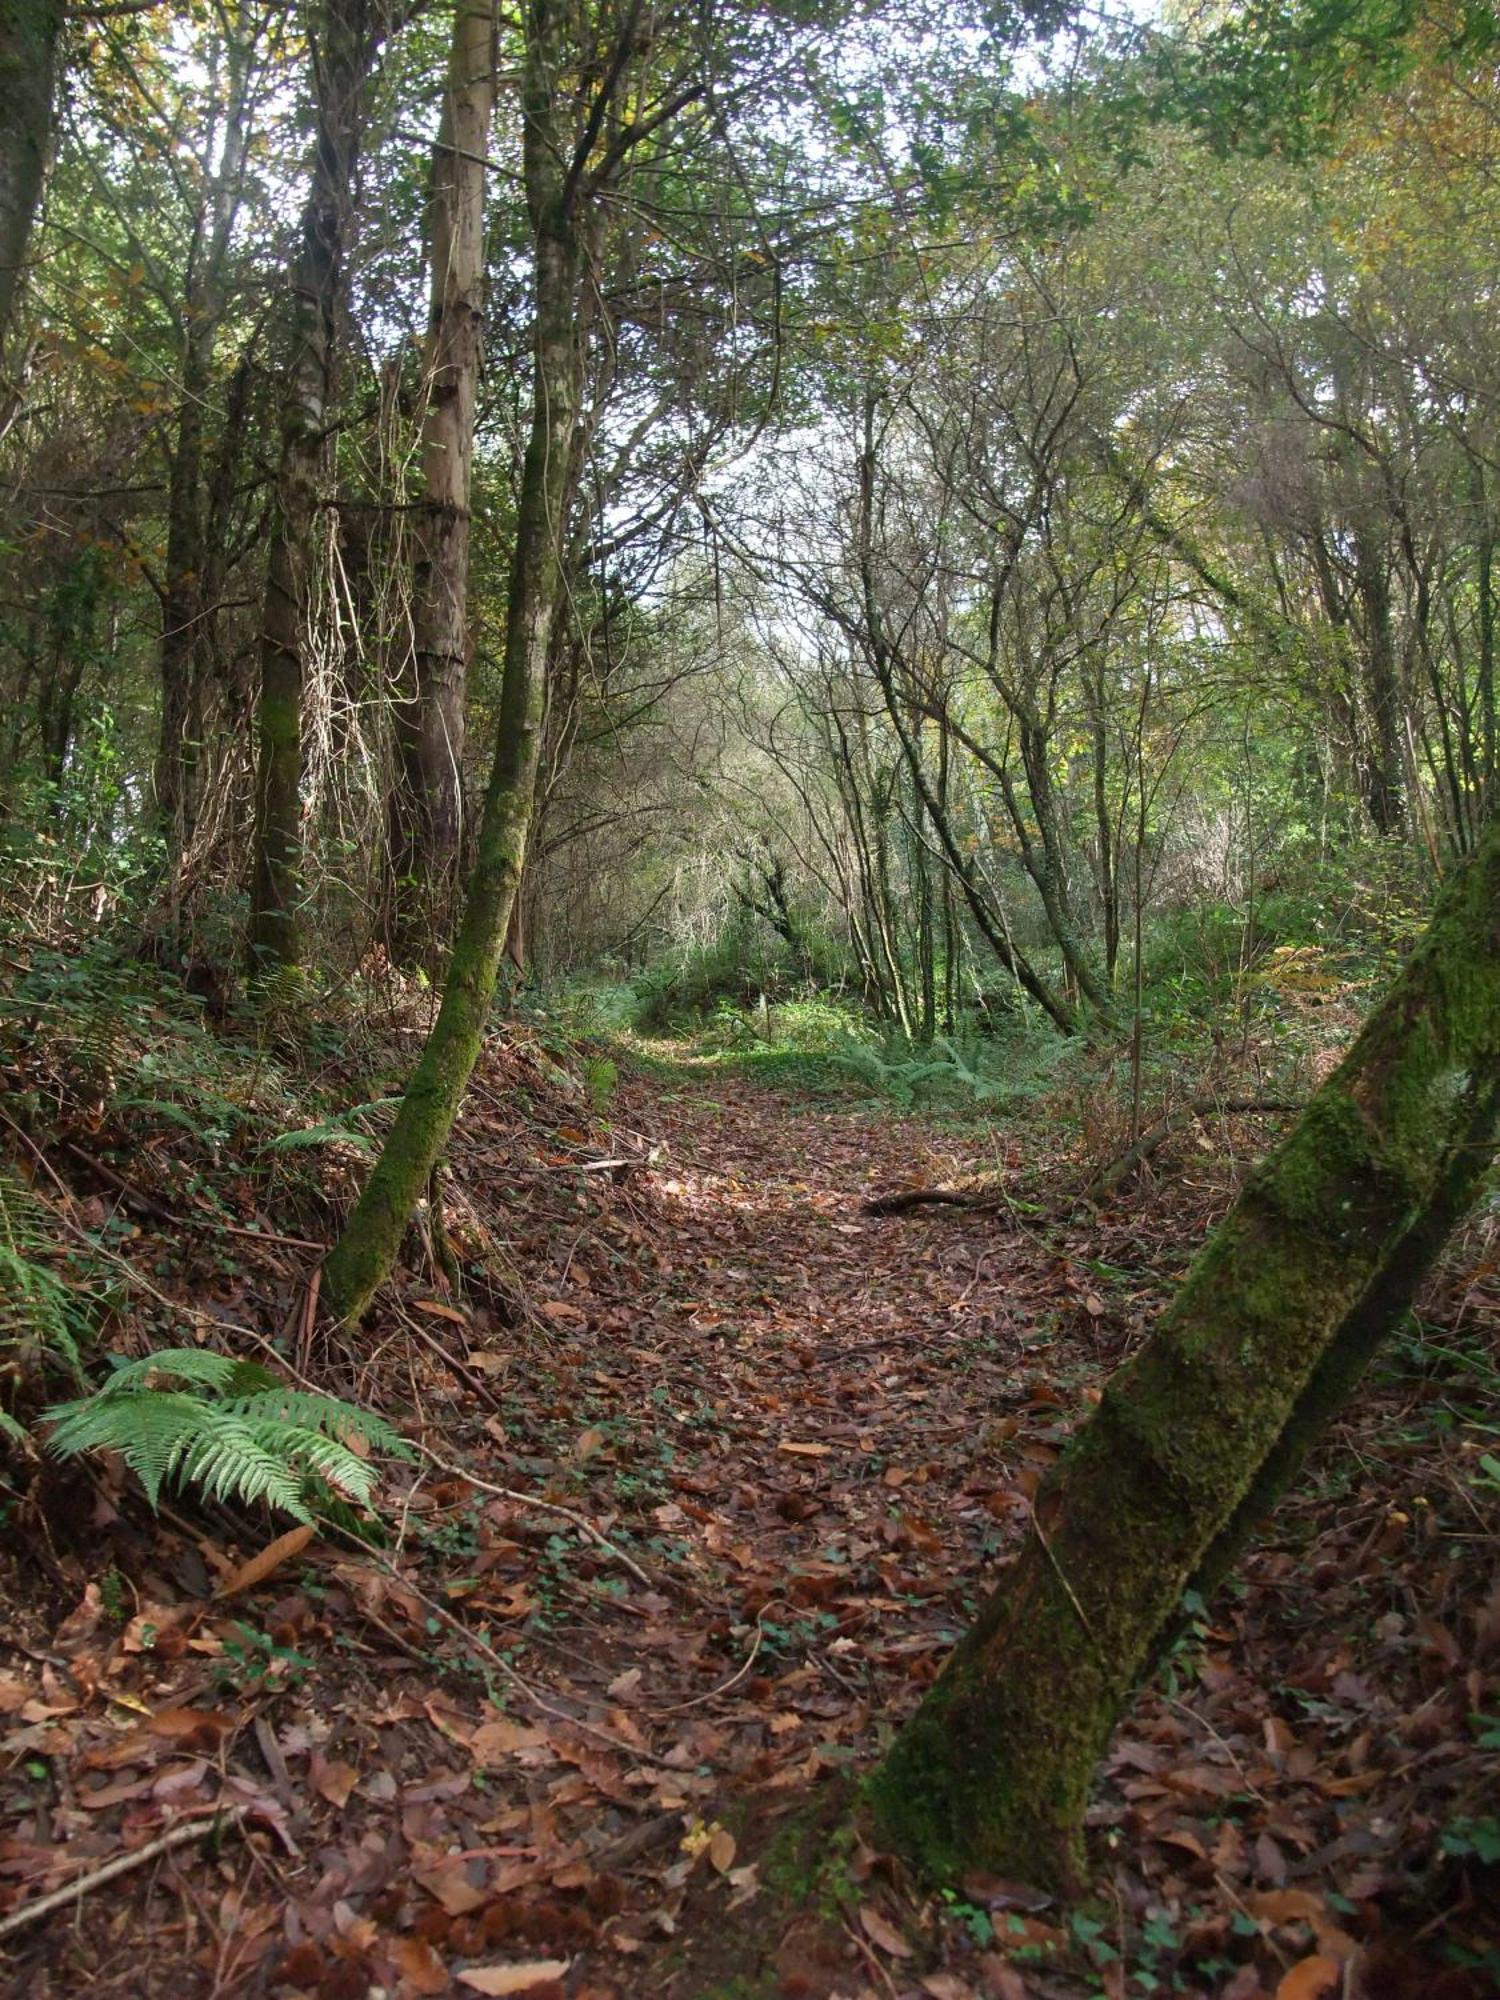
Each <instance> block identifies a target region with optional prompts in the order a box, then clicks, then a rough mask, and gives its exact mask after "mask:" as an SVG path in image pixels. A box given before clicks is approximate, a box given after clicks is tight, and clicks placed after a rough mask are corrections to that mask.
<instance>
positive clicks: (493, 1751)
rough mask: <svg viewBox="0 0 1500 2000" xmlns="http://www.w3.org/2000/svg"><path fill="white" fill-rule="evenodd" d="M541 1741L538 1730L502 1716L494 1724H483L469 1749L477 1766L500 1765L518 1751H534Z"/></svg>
mask: <svg viewBox="0 0 1500 2000" xmlns="http://www.w3.org/2000/svg"><path fill="white" fill-rule="evenodd" d="M541 1740H542V1739H541V1737H540V1736H539V1735H538V1733H537V1731H536V1730H534V1729H527V1728H526V1727H525V1726H524V1725H523V1724H522V1723H519V1722H512V1721H510V1719H509V1718H508V1717H506V1716H500V1717H498V1718H497V1719H496V1720H495V1721H494V1722H481V1723H480V1725H479V1727H478V1728H477V1729H476V1730H475V1731H474V1734H473V1735H472V1736H471V1737H470V1738H469V1744H468V1748H469V1754H470V1755H471V1756H472V1757H473V1759H474V1762H475V1763H476V1764H499V1763H502V1762H503V1761H504V1759H505V1758H507V1757H514V1755H515V1754H516V1752H517V1751H518V1750H531V1749H534V1748H535V1747H536V1745H537V1744H538V1743H540V1742H541Z"/></svg>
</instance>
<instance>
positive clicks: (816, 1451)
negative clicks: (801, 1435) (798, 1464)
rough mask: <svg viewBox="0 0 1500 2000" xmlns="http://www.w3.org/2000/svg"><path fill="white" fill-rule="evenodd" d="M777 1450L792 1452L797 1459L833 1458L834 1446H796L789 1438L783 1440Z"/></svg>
mask: <svg viewBox="0 0 1500 2000" xmlns="http://www.w3.org/2000/svg"><path fill="white" fill-rule="evenodd" d="M776 1449H777V1450H778V1451H786V1452H791V1453H792V1454H793V1456H794V1457H797V1458H831V1457H832V1456H833V1446H832V1445H831V1444H796V1443H793V1442H792V1441H791V1440H790V1439H787V1438H783V1439H782V1441H781V1443H780V1444H779V1445H777V1447H776Z"/></svg>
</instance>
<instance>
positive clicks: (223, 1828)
mask: <svg viewBox="0 0 1500 2000" xmlns="http://www.w3.org/2000/svg"><path fill="white" fill-rule="evenodd" d="M243 1823H244V1814H243V1812H235V1811H231V1812H228V1813H217V1812H216V1813H215V1814H214V1815H213V1817H212V1818H211V1819H210V1818H203V1819H198V1820H194V1821H192V1822H190V1823H188V1824H184V1825H181V1826H174V1827H172V1828H170V1829H169V1831H168V1832H166V1833H164V1834H162V1835H160V1837H159V1838H158V1839H156V1840H148V1841H147V1842H146V1845H145V1846H144V1847H137V1848H134V1849H132V1851H131V1852H130V1853H129V1854H117V1855H116V1856H115V1858H114V1860H113V1861H106V1862H105V1863H104V1864H103V1866H102V1867H99V1868H94V1869H91V1870H90V1872H89V1873H88V1874H87V1875H78V1876H75V1877H74V1879H73V1880H72V1881H71V1882H67V1883H64V1885H63V1887H62V1888H61V1889H53V1890H52V1891H51V1892H50V1893H49V1894H47V1895H45V1896H38V1897H37V1899H36V1901H35V1902H34V1903H24V1904H22V1906H21V1908H20V1909H19V1910H12V1911H11V1913H10V1915H9V1916H8V1917H6V1918H4V1919H3V1921H0V1938H7V1937H11V1936H13V1935H14V1933H15V1932H16V1931H20V1930H24V1929H25V1928H26V1926H27V1925H28V1924H33V1923H37V1922H39V1921H40V1919H41V1918H43V1917H50V1916H51V1915H52V1913H53V1911H54V1910H64V1909H66V1908H67V1907H68V1905H69V1904H70V1903H72V1902H75V1901H80V1900H81V1899H82V1898H83V1897H84V1896H87V1895H89V1894H90V1893H91V1892H92V1891H93V1890H95V1889H101V1888H103V1886H104V1884H105V1883H106V1882H113V1881H114V1880H115V1878H116V1877H117V1876H120V1875H128V1874H129V1873H130V1872H131V1870H132V1869H134V1868H144V1867H145V1866H146V1864H147V1862H148V1861H159V1860H160V1859H161V1857H162V1856H163V1855H164V1854H171V1853H173V1852H174V1851H175V1850H176V1849H177V1848H179V1847H191V1846H193V1845H194V1844H195V1843H196V1842H198V1841H200V1840H206V1839H207V1838H208V1836H209V1835H210V1834H211V1833H215V1832H226V1833H227V1832H231V1831H233V1832H238V1831H239V1830H240V1828H241V1827H242V1825H243Z"/></svg>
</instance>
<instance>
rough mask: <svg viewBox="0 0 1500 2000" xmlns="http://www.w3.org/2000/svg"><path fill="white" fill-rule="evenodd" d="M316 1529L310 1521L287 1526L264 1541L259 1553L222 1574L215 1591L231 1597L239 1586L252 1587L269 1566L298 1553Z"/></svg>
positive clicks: (268, 1571)
mask: <svg viewBox="0 0 1500 2000" xmlns="http://www.w3.org/2000/svg"><path fill="white" fill-rule="evenodd" d="M315 1532H316V1530H315V1529H314V1528H313V1526H312V1524H311V1523H310V1522H304V1523H303V1524H302V1526H300V1527H297V1528H288V1529H287V1531H286V1533H285V1534H284V1535H278V1536H277V1537H276V1539H275V1541H274V1542H267V1544H266V1546H265V1547H264V1548H263V1549H262V1550H261V1552H260V1554H259V1555H256V1556H251V1558H250V1559H249V1561H248V1562H242V1563H241V1564H240V1566H239V1568H238V1569H232V1570H230V1572H229V1574H228V1575H227V1576H224V1577H221V1578H220V1579H219V1587H218V1589H217V1590H216V1591H215V1593H214V1595H215V1596H216V1597H234V1596H235V1595H236V1594H237V1593H238V1592H240V1591H242V1590H253V1589H254V1588H255V1586H256V1584H258V1583H264V1582H265V1580H266V1578H267V1577H268V1576H269V1575H270V1574H271V1572H272V1570H275V1569H279V1568H280V1567H281V1565H282V1564H283V1563H284V1562H286V1561H288V1560H289V1558H290V1557H292V1556H299V1555H301V1553H302V1551H303V1550H304V1549H305V1548H306V1547H307V1545H308V1543H309V1542H310V1541H311V1540H312V1538H313V1535H314V1533H315Z"/></svg>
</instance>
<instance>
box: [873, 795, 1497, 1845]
mask: <svg viewBox="0 0 1500 2000" xmlns="http://www.w3.org/2000/svg"><path fill="white" fill-rule="evenodd" d="M1497 1111H1500V822H1494V823H1492V824H1491V826H1490V828H1489V829H1488V831H1487V833H1486V835H1485V838H1484V840H1483V842H1482V844H1481V846H1480V848H1479V849H1478V851H1477V852H1476V853H1475V855H1474V856H1473V857H1471V859H1469V860H1468V861H1467V862H1465V863H1464V864H1463V865H1462V866H1461V868H1460V869H1459V871H1458V872H1457V873H1456V874H1455V875H1454V876H1453V878H1452V879H1451V881H1450V882H1449V883H1448V885H1447V886H1446V888H1445V889H1444V891H1443V894H1442V896H1441V898H1440V900H1439V903H1438V906H1437V909H1436V911H1435V914H1434V916H1433V920H1432V923H1431V925H1430V926H1429V929H1428V931H1427V934H1426V936H1425V938H1424V939H1423V941H1422V943H1421V945H1420V946H1419V947H1418V949H1417V951H1416V952H1415V953H1414V955H1413V957H1412V959H1411V961H1410V963H1409V964H1408V966H1407V967H1406V969H1405V971H1404V972H1403V973H1402V974H1401V976H1400V978H1399V979H1398V980H1397V981H1396V983H1395V985H1394V986H1393V987H1392V988H1391V990H1390V992H1389V993H1388V994H1387V996H1386V997H1385V999H1384V1000H1383V1001H1382V1002H1381V1003H1380V1005H1379V1006H1378V1007H1377V1008H1376V1010H1375V1012H1374V1013H1373V1014H1372V1015H1371V1017H1370V1019H1369V1021H1368V1022H1367V1024H1366V1026H1365V1028H1364V1030H1363V1032H1362V1033H1361V1035H1360V1036H1359V1039H1358V1040H1357V1041H1356V1042H1355V1044H1354V1046H1353V1048H1352V1049H1351V1050H1350V1052H1349V1054H1348V1055H1347V1057H1346V1058H1345V1060H1344V1061H1343V1063H1342V1064H1341V1065H1340V1067H1339V1068H1338V1069H1337V1070H1336V1071H1335V1072H1334V1074H1333V1076H1332V1077H1330V1078H1329V1080H1328V1082H1327V1083H1326V1084H1325V1085H1324V1087H1323V1088H1322V1089H1321V1090H1320V1091H1319V1092H1318V1094H1317V1096H1316V1097H1315V1098H1314V1099H1313V1102H1312V1104H1311V1105H1310V1106H1309V1108H1308V1110H1307V1112H1306V1114H1305V1115H1304V1116H1303V1118H1302V1119H1301V1121H1300V1122H1299V1124H1298V1125H1297V1126H1296V1128H1295V1129H1294V1130H1293V1132H1292V1133H1291V1134H1290V1135H1289V1136H1288V1138H1287V1139H1286V1141H1285V1142H1284V1143H1283V1144H1282V1146H1281V1147H1280V1148H1279V1149H1278V1151H1277V1152H1276V1153H1275V1154H1273V1155H1272V1157H1271V1158H1270V1159H1269V1160H1268V1161H1267V1162H1266V1164H1265V1165H1264V1166H1263V1167H1262V1168H1261V1169H1260V1170H1259V1171H1258V1172H1257V1173H1256V1174H1255V1176H1254V1177H1253V1178H1252V1180H1251V1181H1250V1183H1249V1184H1248V1185H1247V1187H1246V1188H1245V1191H1244V1193H1243V1194H1242V1195H1241V1196H1240V1199H1239V1200H1238V1202H1237V1203H1236V1204H1235V1206H1234V1208H1233V1209H1232V1210H1231V1212H1230V1214H1229V1215H1228V1217H1227V1218H1226V1219H1225V1221H1224V1222H1223V1224H1222V1225H1221V1226H1220V1227H1219V1229H1218V1230H1216V1231H1215V1233H1214V1235H1213V1237H1212V1238H1211V1239H1210V1241H1209V1243H1208V1244H1207V1246H1206V1247H1205V1249H1204V1251H1203V1252H1202V1254H1201V1256H1200V1257H1199V1258H1198V1260H1197V1262H1196V1264H1195V1265H1194V1267H1193V1269H1192V1271H1191V1272H1190V1273H1189V1275H1188V1278H1187V1280H1186V1282H1185V1283H1184V1285H1183V1286H1182V1289H1181V1290H1180V1291H1179V1293H1178V1295H1177V1297H1176V1298H1175V1300H1174V1301H1173V1303H1172V1304H1171V1306H1170V1307H1169V1308H1168V1310H1167V1312H1166V1313H1165V1315H1164V1316H1163V1318H1162V1320H1161V1321H1160V1323H1159V1324H1158V1326H1157V1328H1156V1330H1155V1332H1154V1333H1153V1335H1152V1337H1151V1339H1150V1340H1149V1341H1148V1342H1147V1344H1146V1346H1145V1347H1144V1348H1143V1349H1142V1350H1141V1352H1140V1353H1139V1355H1137V1357H1136V1358H1135V1359H1134V1360H1133V1361H1132V1362H1130V1363H1129V1364H1128V1365H1127V1366H1126V1367H1125V1368H1123V1369H1121V1370H1120V1371H1119V1373H1118V1374H1116V1375H1115V1376H1114V1377H1113V1378H1112V1379H1111V1381H1110V1382H1109V1383H1108V1384H1107V1386H1106V1388H1105V1392H1104V1396H1103V1399H1102V1401H1101V1403H1100V1405H1099V1408H1098V1410H1097V1412H1096V1413H1095V1415H1094V1417H1093V1418H1092V1420H1091V1421H1090V1422H1089V1424H1088V1425H1087V1426H1086V1428H1085V1429H1084V1430H1083V1431H1082V1432H1081V1433H1080V1435H1079V1437H1078V1439H1077V1441H1076V1442H1075V1444H1074V1445H1073V1447H1072V1449H1071V1450H1070V1451H1069V1452H1068V1454H1067V1455H1066V1456H1065V1457H1064V1459H1063V1460H1062V1461H1061V1463H1060V1464H1059V1465H1058V1467H1057V1468H1056V1470H1055V1472H1054V1473H1053V1475H1052V1476H1051V1477H1050V1479H1049V1480H1048V1481H1047V1482H1046V1484H1045V1485H1044V1486H1043V1488H1042V1490H1041V1492H1040V1494H1039V1495H1038V1498H1037V1505H1036V1515H1035V1520H1034V1524H1033V1528H1032V1532H1031V1534H1030V1535H1029V1537H1028V1539H1027V1541H1026V1543H1025V1545H1024V1547H1023V1549H1022V1551H1021V1553H1020V1555H1019V1556H1018V1557H1017V1559H1016V1561H1015V1562H1014V1564H1013V1565H1012V1566H1011V1568H1010V1569H1009V1570H1008V1571H1007V1573H1006V1575H1005V1577H1004V1579H1003V1581H1002V1582H1001V1584H1000V1586H999V1588H998V1589H997V1590H996V1591H995V1593H994V1595H993V1596H992V1597H991V1598H990V1600H989V1602H988V1603H987V1604H986V1605H985V1607H984V1609H983V1611H982V1612H981V1614H980V1616H979V1618H978V1620H977V1621H976V1623H975V1625H974V1627H973V1629H972V1630H971V1631H970V1632H969V1633H968V1634H967V1635H966V1637H965V1638H964V1639H963V1640H962V1642H961V1643H960V1644H959V1646H958V1647H957V1649H956V1650H955V1652H954V1653H953V1655H952V1657H951V1658H950V1660H949V1662H948V1664H947V1665H946V1667H945V1668H944V1670H943V1672H942V1674H941V1675H940V1676H939V1678H938V1680H937V1681H936V1682H935V1684H934V1685H933V1687H932V1689H931V1691H930V1692H929V1694H928V1695H927V1697H926V1699H925V1700H924V1701H923V1703H922V1705H921V1707H920V1708H919V1709H918V1710H917V1713H916V1714H915V1716H913V1718H912V1719H911V1721H910V1722H909V1723H908V1724H907V1726H906V1728H905V1729H904V1730H903V1731H902V1732H901V1734H900V1735H899V1736H898V1737H897V1739H896V1742H895V1744H894V1745H893V1747H892V1750H891V1753H890V1755H889V1756H888V1757H887V1759H886V1761H885V1763H884V1764H883V1765H882V1766H881V1768H880V1769H879V1770H878V1771H877V1773H876V1774H875V1776H874V1778H873V1780H872V1782H871V1792H870V1796H871V1803H872V1806H873V1808H874V1812H875V1815H876V1819H877V1822H878V1824H879V1827H880V1829H881V1832H882V1834H883V1836H884V1838H885V1839H886V1840H888V1841H889V1842H890V1843H891V1844H892V1845H893V1846H895V1847H896V1848H898V1849H900V1850H902V1851H904V1852H905V1853H906V1854H908V1855H909V1856H910V1857H911V1858H912V1860H913V1861H914V1862H915V1863H916V1864H917V1865H918V1867H919V1868H921V1869H922V1870H923V1871H924V1872H925V1873H927V1874H929V1875H931V1876H934V1877H936V1878H939V1879H948V1880H952V1879H954V1878H956V1877H957V1876H958V1875H960V1874H961V1873H962V1872H963V1871H964V1870H966V1869H969V1868H974V1867H980V1868H988V1869H994V1870H996V1871H998V1872H1001V1873H1005V1874H1010V1875H1020V1876H1023V1877H1026V1878H1028V1879H1032V1880H1044V1881H1048V1882H1053V1883H1067V1882H1068V1881H1070V1880H1073V1879H1076V1878H1077V1876H1078V1875H1079V1874H1080V1872H1081V1869H1082V1865H1083V1854H1082V1827H1083V1815H1084V1809H1085V1806H1086V1805H1087V1802H1088V1797H1089V1792H1090V1788H1091V1785H1092V1781H1093V1775H1094V1771H1095V1768H1096V1766H1097V1765H1098V1762H1099V1759H1100V1758H1101V1756H1102V1755H1103V1752H1104V1750H1105V1747H1106V1745H1107V1742H1108V1739H1109V1735H1110V1732H1111V1730H1112V1729H1113V1727H1114V1724H1115V1722H1116V1720H1117V1718H1118V1717H1119V1715H1120V1713H1121V1712H1122V1710H1123V1709H1124V1707H1125V1705H1126V1703H1127V1702H1128V1700H1129V1698H1130V1696H1131V1694H1132V1692H1133V1691H1134V1689H1135V1688H1136V1687H1137V1685H1138V1684H1139V1682H1140V1680H1141V1678H1142V1676H1143V1675H1144V1674H1145V1673H1147V1672H1148V1671H1149V1669H1150V1667H1151V1666H1152V1664H1153V1662H1154V1660H1155V1658H1156V1655H1157V1653H1158V1651H1159V1649H1160V1646H1161V1644H1162V1642H1163V1639H1164V1637H1165V1636H1166V1635H1167V1634H1169V1633H1170V1632H1171V1630H1172V1628H1173V1624H1174V1621H1175V1619H1176V1616H1177V1613H1178V1607H1179V1604H1180V1601H1181V1597H1182V1593H1183V1590H1184V1589H1185V1588H1186V1587H1188V1586H1189V1585H1190V1584H1192V1583H1194V1582H1195V1581H1211V1580H1212V1579H1213V1578H1214V1577H1216V1576H1217V1575H1219V1574H1221V1573H1222V1570H1223V1568H1224V1566H1225V1564H1226V1563H1227V1562H1228V1561H1230V1560H1232V1559H1233V1556H1234V1554H1235V1553H1236V1552H1237V1550H1238V1548H1239V1547H1240V1546H1241V1545H1242V1544H1243V1541H1244V1539H1245V1537H1246V1535H1247V1534H1248V1533H1249V1531H1250V1528H1251V1526H1252V1525H1253V1523H1254V1520H1255V1519H1256V1518H1258V1516H1259V1515H1260V1514H1261V1513H1262V1512H1264V1510H1265V1509H1266V1508H1267V1507H1268V1506H1269V1505H1270V1504H1271V1503H1272V1502H1273V1501H1274V1499H1275V1498H1276V1496H1277V1494H1278V1493H1279V1492H1280V1491H1281V1489H1282V1487H1283V1486H1284V1485H1285V1483H1286V1481H1287V1480H1288V1479H1289V1478H1290V1477H1291V1476H1292V1474H1293V1473H1294V1471H1295V1470H1296V1467H1297V1465H1298V1464H1299V1463H1300V1462H1301V1458H1302V1456H1303V1454H1304V1453H1305V1451H1306V1449H1307V1447H1308V1445H1309V1443H1310V1442H1311V1441H1312V1439H1313V1438H1314V1437H1315V1436H1316V1435H1317V1434H1318V1432H1319V1431H1320V1430H1321V1428H1322V1427H1323V1425H1324V1424H1325V1423H1326V1422H1327V1421H1328V1419H1329V1417H1330V1416H1331V1415H1332V1414H1333V1413H1334V1412H1335V1411H1336V1409H1337V1407H1338V1406H1339V1404H1340V1402H1341V1401H1342V1399H1343V1397H1344V1396H1346V1395H1347V1394H1348V1393H1349V1391H1350V1390H1351V1389H1352V1387H1353V1385H1354V1383H1355V1382H1356V1381H1357V1380H1358V1377H1359V1373H1360V1371H1361V1370H1362V1368H1363V1366H1364V1365H1365V1362H1366V1361H1367V1360H1368V1358H1369V1356H1370V1354H1371V1353H1372V1352H1373V1351H1374V1348H1375V1346H1376V1344H1377V1343H1378V1341H1379V1339H1380V1338H1381V1336H1382V1335H1383V1334H1384V1333H1385V1332H1386V1331H1387V1330H1388V1329H1389V1328H1390V1326H1391V1325H1392V1324H1393V1323H1394V1322H1395V1320H1396V1319H1397V1318H1398V1317H1399V1316H1400V1314H1401V1313H1402V1312H1403V1311H1404V1309H1405V1308H1406V1306H1407V1304H1408V1303H1409V1302H1410V1299H1411V1296H1412V1292H1413V1290H1414V1288H1415V1286H1416V1285H1417V1283H1418V1282H1419V1280H1420V1278H1421V1276H1422V1274H1423V1272H1424V1271H1425V1270H1426V1269H1427V1268H1428V1266H1429V1264H1430V1263H1431V1260H1432V1258H1433V1257H1434V1256H1435V1255H1436V1253H1437V1251H1438V1249H1439V1248H1440V1247H1441V1244H1442V1242H1443V1241H1444V1240H1445V1238H1446V1236H1447V1234H1448V1232H1449V1231H1450V1230H1451V1229H1452V1227H1453V1226H1454V1224H1455V1223H1456V1221H1457V1220H1458V1219H1459V1218H1460V1216H1461V1215H1462V1212H1463V1209H1464V1207H1465V1206H1466V1204H1467V1203H1468V1201H1469V1200H1470V1198H1471V1197H1472V1195H1473V1193H1474V1191H1475V1188H1476V1186H1477V1183H1478V1180H1479V1177H1480V1175H1481V1173H1482V1172H1483V1171H1484V1168H1485V1166H1486V1165H1487V1163H1488V1161H1489V1159H1490V1157H1491V1154H1492V1149H1493V1143H1494V1134H1495V1130H1496V1117H1497Z"/></svg>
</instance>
